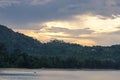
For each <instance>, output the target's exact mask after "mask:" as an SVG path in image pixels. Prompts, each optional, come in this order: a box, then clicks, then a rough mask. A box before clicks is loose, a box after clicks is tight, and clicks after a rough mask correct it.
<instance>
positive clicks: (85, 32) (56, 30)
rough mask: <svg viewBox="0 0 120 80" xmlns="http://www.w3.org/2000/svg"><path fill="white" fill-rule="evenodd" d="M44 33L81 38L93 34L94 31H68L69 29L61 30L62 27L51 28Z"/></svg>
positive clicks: (85, 29) (86, 29)
mask: <svg viewBox="0 0 120 80" xmlns="http://www.w3.org/2000/svg"><path fill="white" fill-rule="evenodd" d="M44 32H51V33H64V34H69V35H71V36H72V35H73V36H79V35H82V34H92V33H93V32H94V31H93V30H90V29H89V28H84V29H68V28H60V27H51V28H47V29H45V30H44Z"/></svg>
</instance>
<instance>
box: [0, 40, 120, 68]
mask: <svg viewBox="0 0 120 80" xmlns="http://www.w3.org/2000/svg"><path fill="white" fill-rule="evenodd" d="M52 44H54V45H55V46H56V47H55V46H54V48H53V47H52V46H53V45H52ZM47 45H49V46H48V47H47V48H46V53H49V54H46V55H45V54H44V55H43V54H41V55H39V56H33V55H28V54H26V53H23V52H22V51H21V50H19V49H15V50H14V52H13V53H10V54H8V52H7V49H6V47H5V46H4V44H2V43H1V44H0V67H1V68H7V67H9V68H91V69H120V46H119V45H115V46H111V47H100V46H95V47H82V46H79V45H75V44H69V43H61V44H59V45H58V43H55V42H51V43H47V44H45V46H47ZM60 45H66V46H67V47H66V46H65V47H63V46H62V47H61V46H60ZM50 46H51V47H50ZM49 47H50V48H49ZM51 48H52V49H51ZM57 48H59V49H57ZM68 48H70V49H68ZM71 48H72V49H71ZM50 50H51V51H50ZM69 50H70V52H69ZM71 51H72V52H71ZM64 52H65V53H64ZM50 53H51V54H52V55H50Z"/></svg>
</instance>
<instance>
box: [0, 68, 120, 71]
mask: <svg viewBox="0 0 120 80" xmlns="http://www.w3.org/2000/svg"><path fill="white" fill-rule="evenodd" d="M4 70H21V71H24V70H41V71H120V69H87V68H86V69H85V68H83V69H62V68H34V69H29V68H0V71H4Z"/></svg>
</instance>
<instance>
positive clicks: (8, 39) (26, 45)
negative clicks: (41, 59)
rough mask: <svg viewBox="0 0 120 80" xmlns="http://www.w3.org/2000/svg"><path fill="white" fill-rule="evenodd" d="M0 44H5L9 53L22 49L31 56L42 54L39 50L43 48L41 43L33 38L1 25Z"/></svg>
mask: <svg viewBox="0 0 120 80" xmlns="http://www.w3.org/2000/svg"><path fill="white" fill-rule="evenodd" d="M0 43H4V44H5V46H6V48H7V50H8V51H9V52H13V51H14V50H15V49H20V50H22V51H23V52H25V53H29V54H31V53H38V52H40V51H39V49H38V48H40V46H41V43H40V42H39V41H37V40H35V39H33V38H32V37H28V36H25V35H24V34H21V33H18V32H14V31H13V30H11V29H9V28H7V27H6V26H3V25H0Z"/></svg>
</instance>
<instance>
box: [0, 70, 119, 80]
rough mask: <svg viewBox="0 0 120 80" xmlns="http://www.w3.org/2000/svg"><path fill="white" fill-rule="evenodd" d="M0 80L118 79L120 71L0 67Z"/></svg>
mask: <svg viewBox="0 0 120 80" xmlns="http://www.w3.org/2000/svg"><path fill="white" fill-rule="evenodd" d="M0 80H120V71H113V70H112V71H104V70H102V71H100V70H99V71H97V70H96V71H95V70H94V71H90V70H89V71H87V70H41V69H36V70H29V69H0Z"/></svg>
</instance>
